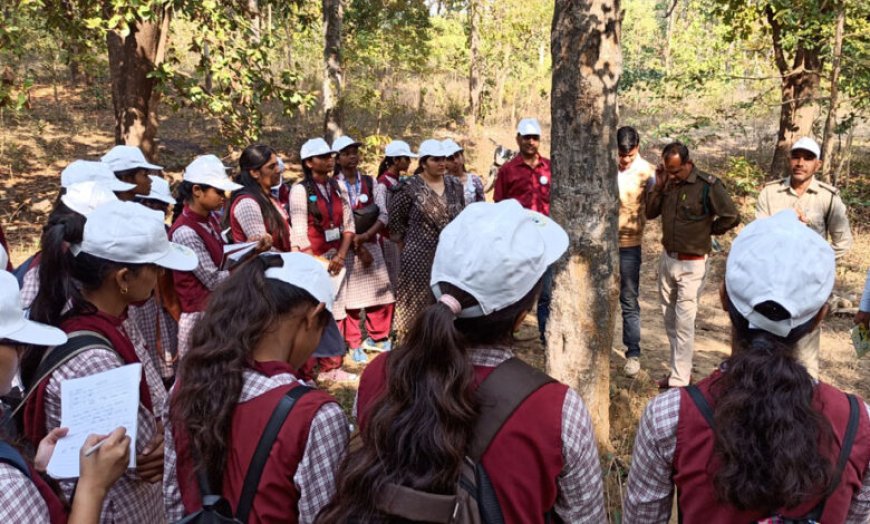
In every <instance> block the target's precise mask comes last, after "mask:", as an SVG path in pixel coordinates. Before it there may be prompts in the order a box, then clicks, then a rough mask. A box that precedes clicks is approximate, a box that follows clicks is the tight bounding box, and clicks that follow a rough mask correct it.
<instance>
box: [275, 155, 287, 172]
mask: <svg viewBox="0 0 870 524" xmlns="http://www.w3.org/2000/svg"><path fill="white" fill-rule="evenodd" d="M275 161H276V162H278V174H281V173H283V172H284V171H286V170H287V166H286V165H284V159H282V158H281V157H280V156H277V155H276V156H275Z"/></svg>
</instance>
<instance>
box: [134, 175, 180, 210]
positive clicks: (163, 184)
mask: <svg viewBox="0 0 870 524" xmlns="http://www.w3.org/2000/svg"><path fill="white" fill-rule="evenodd" d="M148 178H150V179H151V192H150V193H148V195H147V196H142V195H136V199H137V200H159V201H161V202H164V203H166V204H169V205H171V206H174V205H175V199H174V198H172V191H170V190H169V182H167V181H166V180H164V179H163V177H162V176H157V175H148Z"/></svg>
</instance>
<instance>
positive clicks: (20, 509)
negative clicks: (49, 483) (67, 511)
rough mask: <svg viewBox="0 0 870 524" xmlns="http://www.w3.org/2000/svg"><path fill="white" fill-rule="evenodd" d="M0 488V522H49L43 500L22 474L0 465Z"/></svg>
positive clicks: (30, 481)
mask: <svg viewBox="0 0 870 524" xmlns="http://www.w3.org/2000/svg"><path fill="white" fill-rule="evenodd" d="M0 486H2V489H0V522H4V523H9V524H17V523H24V522H50V520H49V514H48V506H46V505H45V500H44V499H43V498H42V495H41V494H40V493H39V490H38V489H37V488H36V484H34V483H33V481H32V480H30V479H29V478H27V477H26V476H24V473H21V472H20V471H18V469H16V468H15V467H14V466H11V465H9V464H6V463H0Z"/></svg>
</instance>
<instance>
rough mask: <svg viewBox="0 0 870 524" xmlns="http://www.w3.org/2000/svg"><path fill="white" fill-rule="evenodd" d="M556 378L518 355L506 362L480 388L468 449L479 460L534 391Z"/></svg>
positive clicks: (473, 457) (469, 454) (468, 453)
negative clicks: (476, 414)
mask: <svg viewBox="0 0 870 524" xmlns="http://www.w3.org/2000/svg"><path fill="white" fill-rule="evenodd" d="M550 382H555V379H554V378H552V377H551V376H549V375H547V374H546V373H544V372H542V371H539V370H537V369H535V368H533V367H532V366H530V365H528V364H526V363H525V362H523V361H522V360H520V359H518V358H511V359H508V360H506V361H504V362H502V363H501V364H500V365H499V366H498V367H496V368H495V369H494V370H493V371H492V372H491V373H490V374H489V376H487V377H486V379H485V380H484V381H483V382H482V383H481V384H480V386H479V387H478V388H477V396H478V401H479V403H480V408H481V409H480V415H479V416H478V417H477V422H476V423H475V425H474V432H473V435H474V437H473V438H472V441H471V443H470V445H469V448H468V452H467V453H466V454H467V455H468V457H469V458H471V460H473V461H474V462H479V461H480V458H481V457H482V456H483V454H484V453H485V452H486V449H487V448H488V447H489V444H490V442H492V439H493V438H494V437H495V435H496V434H497V433H498V432H499V430H500V429H501V427H502V426H503V425H504V423H505V422H506V421H507V419H509V418H510V416H511V415H512V414H513V412H514V411H516V409H517V408H518V407H519V406H520V404H522V403H523V401H525V400H526V399H527V398H528V397H529V396H530V395H531V394H532V393H534V392H535V391H537V390H539V389H540V388H541V387H542V386H544V385H546V384H549V383H550Z"/></svg>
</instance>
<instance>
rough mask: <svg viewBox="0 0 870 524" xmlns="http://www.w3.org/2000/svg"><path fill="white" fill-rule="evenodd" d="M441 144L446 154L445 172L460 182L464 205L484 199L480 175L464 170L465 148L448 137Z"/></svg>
mask: <svg viewBox="0 0 870 524" xmlns="http://www.w3.org/2000/svg"><path fill="white" fill-rule="evenodd" d="M441 144H442V145H443V146H444V153H445V154H446V155H447V172H448V173H449V174H451V175H453V176H455V177H456V179H457V180H459V182H460V183H461V184H462V191H463V194H464V196H465V205H466V206H467V205H468V204H473V203H475V202H483V201H484V200H486V198H485V197H484V196H483V182H481V180H480V177H479V176H477V175H475V174H474V173H468V172H466V171H465V150H464V149H462V146H460V145H459V144H457V143H456V142H454V141H453V140H452V139H450V138H447V139H444V140H443V141H442V142H441Z"/></svg>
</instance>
